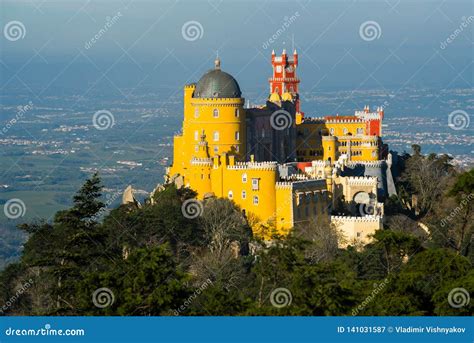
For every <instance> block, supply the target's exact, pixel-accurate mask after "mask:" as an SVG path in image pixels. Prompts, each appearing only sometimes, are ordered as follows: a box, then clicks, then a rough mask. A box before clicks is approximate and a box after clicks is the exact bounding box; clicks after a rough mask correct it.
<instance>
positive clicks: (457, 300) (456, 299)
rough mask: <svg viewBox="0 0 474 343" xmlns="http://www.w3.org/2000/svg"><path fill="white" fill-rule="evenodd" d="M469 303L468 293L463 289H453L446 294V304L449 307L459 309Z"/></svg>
mask: <svg viewBox="0 0 474 343" xmlns="http://www.w3.org/2000/svg"><path fill="white" fill-rule="evenodd" d="M470 301H471V297H470V296H469V292H468V290H467V289H465V288H461V287H458V288H453V289H452V290H451V292H449V294H448V303H449V305H450V306H451V307H454V308H461V307H464V306H467V305H468V304H469V302H470Z"/></svg>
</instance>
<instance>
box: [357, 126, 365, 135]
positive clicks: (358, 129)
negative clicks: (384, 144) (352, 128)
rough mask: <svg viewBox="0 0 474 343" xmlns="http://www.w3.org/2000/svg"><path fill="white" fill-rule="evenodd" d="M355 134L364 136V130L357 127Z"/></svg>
mask: <svg viewBox="0 0 474 343" xmlns="http://www.w3.org/2000/svg"><path fill="white" fill-rule="evenodd" d="M357 134H358V135H363V134H364V129H363V128H361V127H358V128H357Z"/></svg>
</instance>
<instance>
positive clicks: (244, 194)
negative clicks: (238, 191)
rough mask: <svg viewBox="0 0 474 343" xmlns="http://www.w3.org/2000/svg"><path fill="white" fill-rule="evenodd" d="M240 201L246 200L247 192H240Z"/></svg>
mask: <svg viewBox="0 0 474 343" xmlns="http://www.w3.org/2000/svg"><path fill="white" fill-rule="evenodd" d="M242 199H247V192H246V191H242Z"/></svg>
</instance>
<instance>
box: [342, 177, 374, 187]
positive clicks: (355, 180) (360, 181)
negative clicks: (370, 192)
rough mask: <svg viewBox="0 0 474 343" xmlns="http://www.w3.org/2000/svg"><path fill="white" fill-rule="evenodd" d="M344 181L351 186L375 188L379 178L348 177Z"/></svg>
mask: <svg viewBox="0 0 474 343" xmlns="http://www.w3.org/2000/svg"><path fill="white" fill-rule="evenodd" d="M344 179H345V180H346V181H347V183H348V184H349V185H357V186H360V185H366V186H373V185H377V182H378V181H377V178H376V177H372V176H346V177H344Z"/></svg>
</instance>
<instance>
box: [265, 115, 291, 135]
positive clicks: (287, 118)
mask: <svg viewBox="0 0 474 343" xmlns="http://www.w3.org/2000/svg"><path fill="white" fill-rule="evenodd" d="M270 125H271V126H272V127H273V129H275V130H278V131H281V130H285V129H288V128H290V127H291V125H293V118H292V117H291V114H290V112H288V111H286V110H277V111H275V112H273V113H272V115H271V116H270Z"/></svg>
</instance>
